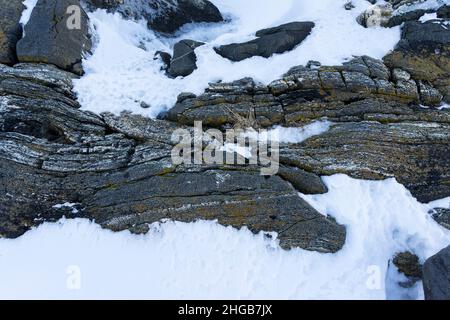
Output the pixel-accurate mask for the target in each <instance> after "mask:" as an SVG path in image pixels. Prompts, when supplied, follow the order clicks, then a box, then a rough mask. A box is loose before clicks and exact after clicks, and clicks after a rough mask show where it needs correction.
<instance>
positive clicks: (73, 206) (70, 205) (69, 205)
mask: <svg viewBox="0 0 450 320" xmlns="http://www.w3.org/2000/svg"><path fill="white" fill-rule="evenodd" d="M76 205H78V203H70V202H65V203H59V204H55V205H54V206H53V208H55V209H63V208H68V209H72V213H73V214H76V213H78V212H79V211H78V209H77V208H76Z"/></svg>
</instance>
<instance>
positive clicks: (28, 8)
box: [19, 0, 38, 27]
mask: <svg viewBox="0 0 450 320" xmlns="http://www.w3.org/2000/svg"><path fill="white" fill-rule="evenodd" d="M37 2H38V0H24V1H23V4H24V6H25V9H24V10H23V12H22V16H21V17H20V21H19V22H20V23H21V24H22V26H23V27H24V26H26V24H27V23H28V21H29V20H30V17H31V12H33V9H34V7H35V6H36V4H37Z"/></svg>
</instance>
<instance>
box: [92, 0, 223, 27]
mask: <svg viewBox="0 0 450 320" xmlns="http://www.w3.org/2000/svg"><path fill="white" fill-rule="evenodd" d="M87 2H88V5H90V7H91V8H104V9H108V10H109V11H111V12H119V13H121V14H122V15H123V16H125V17H127V18H132V19H146V20H147V21H148V26H149V28H151V29H153V30H155V31H158V32H163V33H173V32H175V31H177V30H178V29H179V28H180V27H182V26H183V25H185V24H187V23H191V22H221V21H223V17H222V15H221V13H220V11H219V9H217V7H216V6H215V5H214V4H212V3H211V2H210V1H208V0H178V1H172V0H87Z"/></svg>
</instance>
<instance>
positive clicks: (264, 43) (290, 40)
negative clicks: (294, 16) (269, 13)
mask: <svg viewBox="0 0 450 320" xmlns="http://www.w3.org/2000/svg"><path fill="white" fill-rule="evenodd" d="M313 28H314V23H313V22H291V23H287V24H284V25H281V26H278V27H275V28H269V29H264V30H260V31H258V32H257V33H256V36H257V37H258V38H257V39H255V40H252V41H249V42H246V43H233V44H229V45H224V46H220V47H217V48H214V49H215V51H216V52H217V53H218V54H219V55H221V56H222V57H224V58H227V59H229V60H231V61H242V60H245V59H248V58H251V57H255V56H259V57H264V58H269V57H270V56H272V55H274V54H276V53H284V52H286V51H290V50H292V49H294V48H295V47H296V46H298V45H299V44H300V43H301V42H302V41H303V40H305V39H306V37H307V36H308V35H309V34H310V33H311V30H312V29H313Z"/></svg>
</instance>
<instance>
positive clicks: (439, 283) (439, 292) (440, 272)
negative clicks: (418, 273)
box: [423, 246, 450, 300]
mask: <svg viewBox="0 0 450 320" xmlns="http://www.w3.org/2000/svg"><path fill="white" fill-rule="evenodd" d="M423 289H424V291H425V299H427V300H450V246H449V247H447V248H445V249H443V250H442V251H440V252H439V253H437V254H436V255H434V256H432V257H431V258H429V259H428V260H427V261H425V264H424V266H423Z"/></svg>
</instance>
